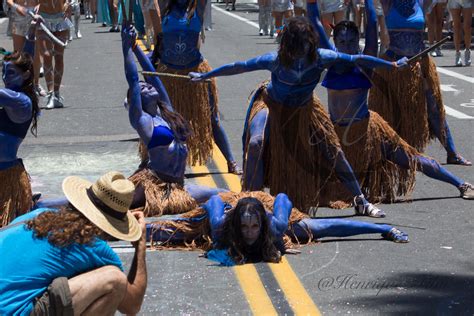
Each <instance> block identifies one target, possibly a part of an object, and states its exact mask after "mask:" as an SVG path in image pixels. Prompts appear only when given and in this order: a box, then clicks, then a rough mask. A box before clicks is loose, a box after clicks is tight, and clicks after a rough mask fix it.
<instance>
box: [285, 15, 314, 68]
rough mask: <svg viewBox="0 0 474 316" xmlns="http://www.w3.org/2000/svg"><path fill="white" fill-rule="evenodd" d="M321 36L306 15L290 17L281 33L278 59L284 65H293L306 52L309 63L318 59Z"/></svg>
mask: <svg viewBox="0 0 474 316" xmlns="http://www.w3.org/2000/svg"><path fill="white" fill-rule="evenodd" d="M318 43H319V36H318V35H317V34H316V32H315V31H314V27H313V25H312V24H311V23H310V21H309V20H308V19H307V18H305V17H300V16H299V17H294V18H291V19H288V21H287V23H286V25H285V27H284V28H283V32H282V35H281V41H280V47H279V49H278V60H279V62H280V63H281V64H282V65H283V66H284V67H287V68H289V67H291V66H292V65H293V63H294V62H295V60H296V59H298V58H301V56H303V54H306V56H305V57H306V58H307V60H308V62H309V63H313V62H314V61H315V60H316V49H317V47H318Z"/></svg>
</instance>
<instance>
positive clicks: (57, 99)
mask: <svg viewBox="0 0 474 316" xmlns="http://www.w3.org/2000/svg"><path fill="white" fill-rule="evenodd" d="M63 102H64V98H63V97H62V96H60V95H59V92H55V93H54V107H55V108H57V109H60V108H63V107H64V103H63Z"/></svg>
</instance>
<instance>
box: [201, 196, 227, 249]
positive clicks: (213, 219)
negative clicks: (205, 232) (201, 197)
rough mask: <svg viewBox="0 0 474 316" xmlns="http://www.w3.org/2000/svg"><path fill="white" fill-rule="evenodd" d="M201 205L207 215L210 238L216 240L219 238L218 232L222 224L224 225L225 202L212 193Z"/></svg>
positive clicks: (220, 230)
mask: <svg viewBox="0 0 474 316" xmlns="http://www.w3.org/2000/svg"><path fill="white" fill-rule="evenodd" d="M202 207H203V208H204V209H205V210H206V212H207V214H208V216H209V223H210V225H211V235H212V236H211V237H212V240H213V241H214V242H217V241H218V240H219V237H220V233H221V232H222V226H223V225H224V218H225V213H224V208H225V203H224V201H222V199H221V198H220V197H219V196H218V195H214V196H212V197H211V198H210V199H209V200H208V201H207V203H206V204H204V205H203V206H202Z"/></svg>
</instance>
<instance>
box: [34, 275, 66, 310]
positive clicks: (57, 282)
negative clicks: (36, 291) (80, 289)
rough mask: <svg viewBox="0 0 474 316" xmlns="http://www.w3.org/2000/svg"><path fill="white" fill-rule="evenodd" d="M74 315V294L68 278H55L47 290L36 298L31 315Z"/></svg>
mask: <svg viewBox="0 0 474 316" xmlns="http://www.w3.org/2000/svg"><path fill="white" fill-rule="evenodd" d="M39 315H51V316H74V310H73V308H72V295H71V290H70V289H69V282H68V280H67V278H64V277H61V278H56V279H54V280H53V282H52V283H51V285H50V286H48V289H47V290H46V292H45V293H44V294H43V295H42V296H41V297H39V298H37V299H36V301H35V305H34V307H33V311H31V314H30V316H39Z"/></svg>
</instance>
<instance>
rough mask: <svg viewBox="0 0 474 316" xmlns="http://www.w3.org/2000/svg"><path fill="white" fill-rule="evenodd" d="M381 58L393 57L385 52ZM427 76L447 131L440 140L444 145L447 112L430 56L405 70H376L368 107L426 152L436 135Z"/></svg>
mask: <svg viewBox="0 0 474 316" xmlns="http://www.w3.org/2000/svg"><path fill="white" fill-rule="evenodd" d="M382 58H384V59H387V60H390V58H389V57H388V56H386V55H385V56H383V57H382ZM424 79H426V81H427V84H428V86H429V88H430V89H431V90H432V92H433V97H434V99H435V101H436V107H437V110H438V111H439V113H440V117H439V123H438V124H439V125H440V126H441V130H442V131H444V132H443V135H442V139H441V140H440V141H441V143H442V144H443V145H444V144H445V143H446V132H445V118H446V114H445V110H444V105H443V99H442V96H441V88H440V82H439V77H438V72H437V71H436V65H435V63H434V61H433V59H432V58H431V57H430V56H425V57H424V58H422V59H421V61H420V63H416V64H414V65H411V66H410V67H406V69H402V70H397V69H392V70H387V69H378V70H376V71H375V72H374V74H373V76H372V80H373V82H374V86H373V87H372V88H371V89H370V95H369V108H370V109H371V110H372V111H375V112H377V113H378V114H380V115H381V116H382V117H383V118H384V119H385V121H387V122H388V123H389V124H390V126H391V127H392V128H393V129H394V130H395V131H396V132H397V134H398V135H400V137H401V138H403V139H404V140H406V141H407V143H408V144H410V145H411V146H413V147H415V148H416V149H417V150H418V151H420V152H424V150H425V148H426V145H427V144H428V142H429V141H430V139H432V138H435V137H436V136H435V134H434V132H433V129H432V127H431V126H430V124H429V121H428V108H427V101H426V96H425V91H424V90H425V89H424V85H423V81H424Z"/></svg>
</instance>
